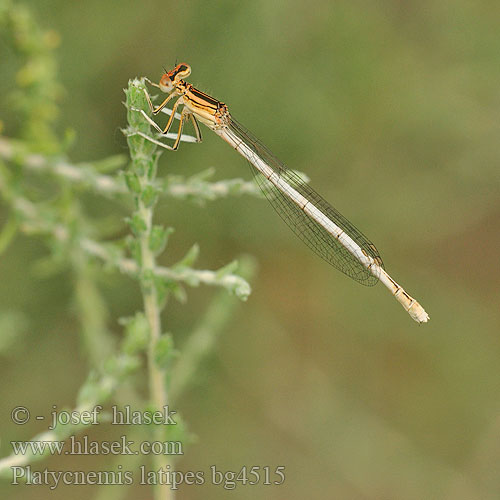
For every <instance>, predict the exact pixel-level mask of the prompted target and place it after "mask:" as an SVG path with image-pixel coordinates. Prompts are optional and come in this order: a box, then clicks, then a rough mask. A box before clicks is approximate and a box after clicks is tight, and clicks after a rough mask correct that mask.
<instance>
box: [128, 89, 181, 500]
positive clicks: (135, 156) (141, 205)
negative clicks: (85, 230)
mask: <svg viewBox="0 0 500 500" xmlns="http://www.w3.org/2000/svg"><path fill="white" fill-rule="evenodd" d="M143 87H144V86H143V83H142V82H140V81H138V80H134V81H131V82H130V83H129V88H128V89H127V90H126V91H125V93H126V95H127V107H128V121H129V128H131V129H133V130H137V131H138V132H141V133H142V134H149V133H150V127H149V124H147V123H146V121H145V120H144V119H143V118H142V116H141V114H140V113H138V112H137V111H136V110H137V109H138V108H142V109H147V102H146V101H145V96H144V93H143ZM127 139H128V144H129V148H130V155H131V158H132V164H131V166H130V169H129V171H128V172H127V173H126V175H127V176H128V177H127V186H128V187H129V189H130V191H131V193H132V195H133V197H134V201H135V205H136V210H135V212H134V214H133V215H132V218H131V220H130V224H131V228H132V232H133V233H134V235H135V243H133V249H134V250H135V251H134V250H133V253H134V257H135V260H136V262H137V265H138V268H139V276H140V280H141V289H142V295H143V302H144V311H145V316H146V320H147V322H148V327H149V345H148V349H147V361H148V375H149V394H150V400H151V403H152V405H153V407H154V410H155V411H156V410H162V409H163V407H164V406H167V405H168V394H167V384H166V377H165V373H164V371H163V370H162V369H161V367H160V366H159V365H158V363H157V362H156V347H157V344H158V342H159V340H160V337H161V334H162V330H161V317H160V314H161V309H162V306H161V305H160V303H161V302H163V300H162V299H163V298H162V297H160V296H159V289H158V286H159V285H158V282H157V280H156V279H155V277H154V272H155V269H156V257H155V253H154V251H153V249H152V245H151V242H152V241H153V238H154V235H153V216H154V207H155V205H156V201H157V198H158V196H157V189H156V186H155V184H156V170H157V159H158V154H157V153H156V146H155V145H154V144H152V143H151V142H149V141H147V140H145V139H144V138H142V137H141V136H140V135H135V136H127ZM164 434H165V433H164V429H163V428H162V426H157V425H155V426H153V439H154V440H155V441H160V442H161V441H163V440H164ZM166 465H170V463H169V459H168V457H167V459H166V460H165V457H162V456H161V455H154V456H153V467H154V470H155V471H158V470H159V469H162V468H163V467H165V466H166ZM153 491H154V498H155V500H173V498H174V493H173V490H171V489H170V487H168V486H163V485H161V484H155V485H154V488H153Z"/></svg>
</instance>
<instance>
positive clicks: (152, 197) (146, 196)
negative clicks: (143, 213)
mask: <svg viewBox="0 0 500 500" xmlns="http://www.w3.org/2000/svg"><path fill="white" fill-rule="evenodd" d="M157 199H158V189H156V188H155V187H154V186H152V185H151V184H149V185H147V186H146V187H145V188H144V189H143V191H142V194H141V201H142V203H144V206H145V207H147V208H150V207H152V206H153V205H154V204H155V203H156V200H157Z"/></svg>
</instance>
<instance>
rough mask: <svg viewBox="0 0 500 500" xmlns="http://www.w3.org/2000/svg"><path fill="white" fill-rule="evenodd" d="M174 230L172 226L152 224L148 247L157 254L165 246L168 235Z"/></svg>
mask: <svg viewBox="0 0 500 500" xmlns="http://www.w3.org/2000/svg"><path fill="white" fill-rule="evenodd" d="M173 232H174V228H172V227H163V226H153V227H152V229H151V234H150V236H149V249H150V250H151V251H152V252H153V253H154V254H155V256H156V255H159V254H160V253H161V252H163V250H165V247H166V246H167V242H168V237H169V236H170V235H171V234H172V233H173Z"/></svg>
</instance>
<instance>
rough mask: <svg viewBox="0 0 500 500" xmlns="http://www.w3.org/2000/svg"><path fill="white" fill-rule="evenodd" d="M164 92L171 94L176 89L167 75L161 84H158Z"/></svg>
mask: <svg viewBox="0 0 500 500" xmlns="http://www.w3.org/2000/svg"><path fill="white" fill-rule="evenodd" d="M158 85H159V87H160V90H161V91H162V92H170V91H171V90H172V89H173V88H174V84H173V82H172V80H170V77H169V76H168V75H167V74H164V75H163V76H162V77H161V80H160V83H159V84H158Z"/></svg>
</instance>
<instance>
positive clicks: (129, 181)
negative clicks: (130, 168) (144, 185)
mask: <svg viewBox="0 0 500 500" xmlns="http://www.w3.org/2000/svg"><path fill="white" fill-rule="evenodd" d="M124 177H125V184H126V185H127V187H128V188H129V190H130V191H131V192H132V193H140V192H141V181H140V180H139V177H138V176H137V175H136V174H134V173H133V172H125V174H124Z"/></svg>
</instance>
